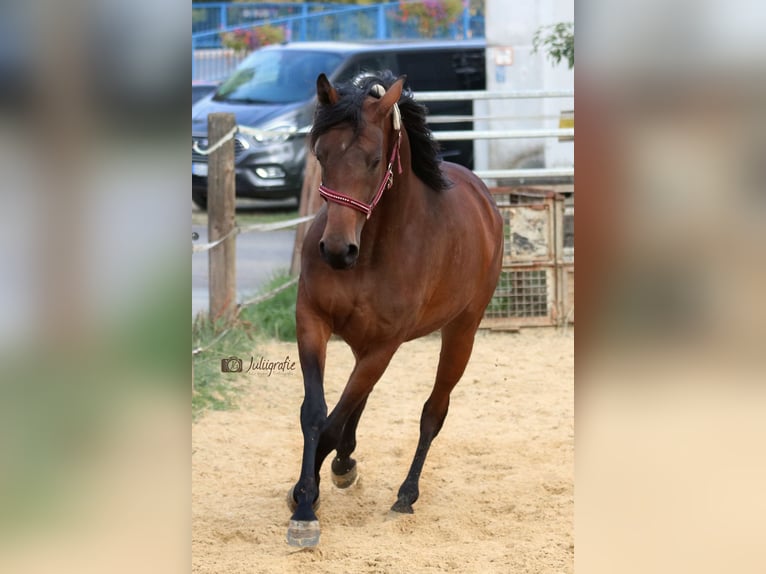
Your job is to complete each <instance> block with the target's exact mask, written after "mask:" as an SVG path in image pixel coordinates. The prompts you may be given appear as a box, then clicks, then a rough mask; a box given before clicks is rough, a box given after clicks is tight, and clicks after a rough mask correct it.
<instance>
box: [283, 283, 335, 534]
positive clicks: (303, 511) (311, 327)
mask: <svg viewBox="0 0 766 574" xmlns="http://www.w3.org/2000/svg"><path fill="white" fill-rule="evenodd" d="M297 330H298V354H299V357H300V362H301V370H302V371H303V387H304V399H303V404H302V405H301V430H302V431H303V460H302V463H301V475H300V478H299V479H298V482H297V483H296V484H295V486H294V487H293V488H292V490H291V491H290V494H289V499H288V503H289V504H290V507H291V508H292V509H293V515H292V517H291V519H290V526H289V528H288V530H287V541H288V543H289V544H290V545H292V546H316V545H317V544H318V543H319V522H318V521H317V517H316V514H315V512H314V510H315V508H316V505H317V504H318V502H319V476H318V474H317V473H316V472H315V467H316V455H317V445H318V444H319V437H320V434H321V432H322V430H323V428H324V427H325V425H326V422H327V403H326V402H325V397H324V385H323V377H324V363H325V355H326V351H327V340H328V339H329V338H330V328H329V326H328V325H326V324H325V323H324V322H322V321H321V320H319V319H318V318H316V317H315V316H314V315H312V314H311V313H310V312H309V311H307V310H305V309H304V308H303V307H302V306H301V301H300V296H299V300H298V325H297Z"/></svg>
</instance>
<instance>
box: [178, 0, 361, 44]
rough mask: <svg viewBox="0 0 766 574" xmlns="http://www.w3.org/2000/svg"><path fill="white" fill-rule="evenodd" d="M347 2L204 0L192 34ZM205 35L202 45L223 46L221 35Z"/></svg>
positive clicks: (196, 6) (194, 16)
mask: <svg viewBox="0 0 766 574" xmlns="http://www.w3.org/2000/svg"><path fill="white" fill-rule="evenodd" d="M344 6H348V5H347V4H337V3H331V2H302V3H288V2H285V3H276V2H271V3H269V2H234V3H232V2H204V3H203V2H200V3H196V4H193V5H192V35H198V34H201V33H204V32H214V31H221V30H229V29H238V28H242V27H250V26H252V25H253V24H254V23H257V22H263V21H266V20H275V19H279V18H287V17H289V16H301V17H305V16H308V15H309V14H312V13H315V12H323V11H326V10H332V9H337V8H342V7H344ZM203 38H204V39H200V40H198V43H197V47H198V48H219V47H220V46H221V42H220V38H218V37H217V36H215V35H209V36H204V37H203Z"/></svg>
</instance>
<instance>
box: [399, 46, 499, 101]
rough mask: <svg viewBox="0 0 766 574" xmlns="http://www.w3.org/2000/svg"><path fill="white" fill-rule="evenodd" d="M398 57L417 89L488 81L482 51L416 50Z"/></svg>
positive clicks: (456, 87) (454, 87)
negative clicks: (485, 75)
mask: <svg viewBox="0 0 766 574" xmlns="http://www.w3.org/2000/svg"><path fill="white" fill-rule="evenodd" d="M398 61H399V70H400V73H402V74H407V77H408V79H410V81H411V82H412V89H413V90H415V91H421V92H427V91H445V90H446V91H450V90H470V89H483V84H484V83H485V82H484V55H483V53H482V52H477V51H469V50H449V51H439V50H428V51H416V50H413V51H408V52H401V53H399V54H398Z"/></svg>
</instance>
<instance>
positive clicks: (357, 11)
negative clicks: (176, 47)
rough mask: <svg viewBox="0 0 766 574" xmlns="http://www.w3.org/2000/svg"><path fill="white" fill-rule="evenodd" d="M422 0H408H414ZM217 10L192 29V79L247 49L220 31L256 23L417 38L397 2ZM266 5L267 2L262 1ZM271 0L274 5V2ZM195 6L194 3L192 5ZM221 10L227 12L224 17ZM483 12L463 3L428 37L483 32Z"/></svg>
mask: <svg viewBox="0 0 766 574" xmlns="http://www.w3.org/2000/svg"><path fill="white" fill-rule="evenodd" d="M419 2H422V0H414V1H413V2H412V3H419ZM215 6H218V9H219V10H220V11H221V14H220V15H219V16H218V18H217V20H216V22H220V23H219V24H218V25H217V26H216V27H215V28H214V29H212V30H206V31H199V32H194V33H192V79H194V80H222V79H224V78H225V77H226V76H228V75H229V74H230V73H231V72H232V71H233V70H234V68H235V67H236V65H237V64H238V63H239V62H240V61H242V60H243V59H244V58H245V56H246V55H247V54H235V53H234V52H233V51H232V50H226V49H224V48H223V47H222V44H221V35H222V34H225V33H229V32H235V31H238V30H243V29H250V28H254V27H258V26H265V25H269V26H273V27H280V28H282V29H283V30H284V34H285V40H286V41H288V42H307V41H347V42H357V41H370V40H389V39H399V40H407V39H418V40H420V39H423V33H422V31H421V30H420V28H419V23H420V21H419V18H418V17H417V16H412V15H410V16H408V17H406V18H405V17H404V16H403V15H402V13H401V4H400V3H399V2H387V3H382V4H373V5H368V6H354V5H344V4H321V3H307V4H288V5H285V6H289V7H290V10H293V12H292V13H288V12H284V13H283V14H279V15H277V16H276V17H268V18H261V19H255V20H252V21H248V22H238V23H234V24H232V20H231V10H232V9H233V7H239V6H264V5H260V4H252V5H251V4H240V3H236V4H215ZM265 6H272V5H265ZM273 6H279V5H278V4H275V5H273ZM195 7H196V5H195ZM223 14H227V16H225V17H224V15H223ZM483 37H484V16H483V15H481V14H471V11H470V8H469V7H468V6H466V7H465V8H464V10H463V13H462V14H461V16H460V17H459V18H458V19H457V20H456V21H455V22H454V23H452V24H450V25H449V26H446V27H442V28H439V29H437V30H436V32H435V34H434V36H433V39H460V38H483Z"/></svg>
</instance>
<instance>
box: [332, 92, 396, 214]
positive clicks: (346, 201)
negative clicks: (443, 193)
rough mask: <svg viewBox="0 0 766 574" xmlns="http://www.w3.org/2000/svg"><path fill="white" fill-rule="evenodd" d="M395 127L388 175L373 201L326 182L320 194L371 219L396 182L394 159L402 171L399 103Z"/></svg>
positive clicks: (381, 183)
mask: <svg viewBox="0 0 766 574" xmlns="http://www.w3.org/2000/svg"><path fill="white" fill-rule="evenodd" d="M375 88H377V89H373V92H374V93H375V95H378V96H382V95H383V94H384V93H385V90H384V89H383V86H381V85H376V86H375ZM393 113H394V129H395V130H396V142H394V148H393V149H392V150H391V158H390V159H389V161H388V167H387V168H386V175H385V176H383V181H381V182H380V185H379V186H378V191H377V192H376V193H375V197H373V198H372V202H371V203H364V202H363V201H359V200H358V199H354V198H353V197H351V196H350V195H346V194H345V193H342V192H340V191H335V190H334V189H330V188H329V187H327V186H325V185H324V184H321V185H320V186H319V195H321V196H322V197H323V198H324V199H325V200H327V201H332V202H334V203H338V204H340V205H345V206H346V207H351V208H352V209H356V210H357V211H361V212H362V213H364V214H365V215H366V216H367V219H370V216H371V215H372V210H373V209H375V206H376V205H378V202H379V201H380V198H381V197H382V195H383V191H385V190H386V189H390V188H391V186H392V185H393V184H394V171H393V168H394V160H396V162H397V164H398V168H399V173H402V160H401V157H399V144H400V143H401V141H402V130H401V121H402V120H401V114H400V113H399V106H398V105H397V104H394V112H393Z"/></svg>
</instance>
